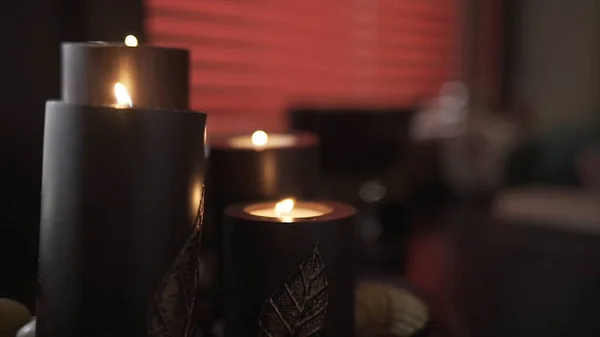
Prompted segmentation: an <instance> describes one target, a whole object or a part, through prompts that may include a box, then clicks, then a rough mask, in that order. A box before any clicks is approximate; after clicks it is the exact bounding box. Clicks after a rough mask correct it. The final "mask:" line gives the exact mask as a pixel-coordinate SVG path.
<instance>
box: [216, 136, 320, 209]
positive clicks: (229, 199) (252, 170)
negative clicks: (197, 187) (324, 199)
mask: <svg viewBox="0 0 600 337" xmlns="http://www.w3.org/2000/svg"><path fill="white" fill-rule="evenodd" d="M318 172H319V160H318V139H317V137H316V136H315V135H313V134H310V133H293V134H272V135H270V137H269V138H268V140H267V143H266V144H265V145H263V146H256V145H253V144H252V142H251V137H250V135H242V136H231V137H220V138H213V139H211V147H210V183H211V184H213V185H214V193H215V201H217V202H219V203H221V206H222V207H225V206H229V205H231V204H233V203H236V202H242V201H255V200H269V199H278V198H283V197H287V196H295V197H302V198H311V197H314V196H315V194H316V190H317V179H318ZM209 188H211V187H210V186H209ZM211 192H212V191H211ZM219 216H220V214H219Z"/></svg>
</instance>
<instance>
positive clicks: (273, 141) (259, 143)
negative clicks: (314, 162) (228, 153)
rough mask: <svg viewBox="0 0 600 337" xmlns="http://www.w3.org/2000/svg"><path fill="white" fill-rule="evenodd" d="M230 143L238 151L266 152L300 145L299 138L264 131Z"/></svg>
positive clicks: (240, 137) (239, 137)
mask: <svg viewBox="0 0 600 337" xmlns="http://www.w3.org/2000/svg"><path fill="white" fill-rule="evenodd" d="M228 142H229V145H231V146H232V147H234V148H236V149H254V150H265V149H277V148H283V147H290V146H294V145H296V144H297V143H298V137H297V136H295V135H291V134H285V133H272V134H267V133H266V132H264V131H262V130H257V131H255V132H254V133H253V134H251V135H250V134H248V135H241V136H235V137H232V138H229V140H228Z"/></svg>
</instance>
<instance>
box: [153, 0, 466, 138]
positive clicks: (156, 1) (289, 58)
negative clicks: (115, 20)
mask: <svg viewBox="0 0 600 337" xmlns="http://www.w3.org/2000/svg"><path fill="white" fill-rule="evenodd" d="M460 1H462V0H427V1H423V0H353V1H350V0H348V1H346V0H344V1H340V0H319V1H316V0H314V1H313V0H285V1H283V0H253V1H222V0H146V4H147V11H146V12H147V14H148V16H147V20H146V26H147V33H148V36H149V38H150V42H151V43H153V44H157V45H163V46H170V47H181V48H187V49H189V50H190V52H191V64H192V73H191V80H192V83H191V86H192V101H191V106H192V107H193V108H196V109H200V110H203V111H207V112H208V113H209V116H210V118H209V121H210V122H209V132H211V133H215V132H232V131H236V130H238V131H239V130H242V129H244V130H245V131H251V130H254V129H258V128H263V129H281V128H282V127H284V125H285V123H284V114H283V110H284V109H286V107H288V106H290V105H293V104H297V103H310V102H312V103H315V104H323V105H328V104H329V105H359V106H367V107H368V106H374V105H375V106H393V105H396V106H397V105H405V106H413V105H414V104H416V103H418V102H419V101H421V100H422V99H423V98H424V97H425V96H427V95H432V94H435V93H436V92H437V90H438V88H439V86H440V85H441V84H443V83H444V82H445V81H447V80H448V79H452V78H453V76H454V75H455V74H457V73H458V69H459V68H458V60H459V57H458V56H459V51H460V49H459V48H460V40H459V37H460V36H459V35H460V32H461V29H462V23H461V22H460V20H461V13H460V12H459V8H460V4H461V2H460Z"/></svg>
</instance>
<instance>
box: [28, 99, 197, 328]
mask: <svg viewBox="0 0 600 337" xmlns="http://www.w3.org/2000/svg"><path fill="white" fill-rule="evenodd" d="M205 122H206V116H205V115H204V114H202V113H196V112H191V111H162V110H151V109H114V108H108V107H89V106H82V105H74V104H67V103H63V102H48V104H47V106H46V123H45V135H44V161H43V174H42V210H41V214H42V215H41V234H40V236H41V239H40V241H41V242H40V255H39V256H40V261H39V272H40V287H39V303H38V326H37V333H38V336H40V337H54V336H62V337H81V336H88V337H91V336H129V337H143V336H147V324H148V323H147V317H148V313H149V308H150V306H151V305H152V304H153V303H154V301H155V300H156V298H155V297H154V296H155V292H156V291H157V289H158V286H159V283H160V282H161V281H162V280H163V278H164V277H165V274H166V273H167V270H168V269H169V267H170V266H171V265H172V264H173V262H174V261H175V259H176V258H177V256H178V254H179V253H180V251H181V250H182V248H183V247H184V244H185V243H186V241H187V240H188V238H190V236H191V235H192V233H194V229H195V228H194V222H195V220H196V216H197V215H198V212H199V206H200V201H201V197H202V195H201V190H202V184H203V179H204V150H203V146H204V128H205ZM175 337H181V336H175Z"/></svg>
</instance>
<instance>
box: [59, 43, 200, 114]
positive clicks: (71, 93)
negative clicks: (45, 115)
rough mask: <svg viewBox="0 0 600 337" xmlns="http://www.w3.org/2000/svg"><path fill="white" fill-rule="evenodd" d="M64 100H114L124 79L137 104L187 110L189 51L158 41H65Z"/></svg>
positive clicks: (105, 102)
mask: <svg viewBox="0 0 600 337" xmlns="http://www.w3.org/2000/svg"><path fill="white" fill-rule="evenodd" d="M61 67H62V99H63V100H64V101H65V102H67V103H77V104H86V105H112V104H114V103H115V96H114V91H113V88H114V85H115V83H117V82H121V83H122V84H123V85H125V87H127V90H128V91H129V94H130V95H131V97H132V100H133V102H134V106H138V107H146V108H161V109H182V110H184V109H187V108H188V105H189V96H190V94H189V90H190V89H189V82H190V81H189V68H190V66H189V52H188V51H187V50H183V49H173V48H161V47H153V46H138V47H127V46H125V45H122V44H106V43H64V44H63V45H62V64H61Z"/></svg>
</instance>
